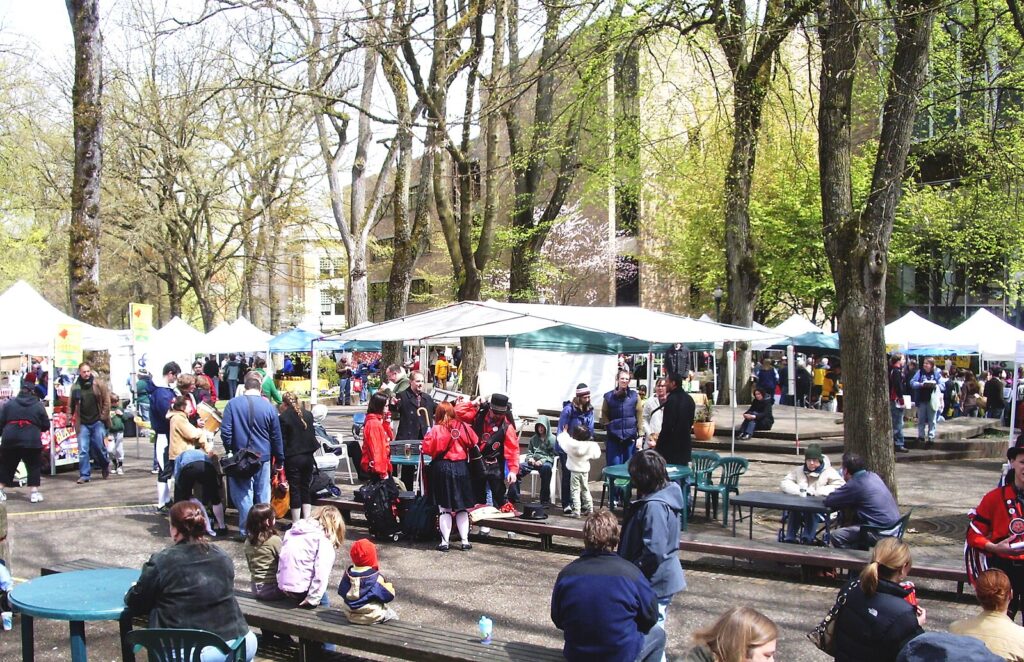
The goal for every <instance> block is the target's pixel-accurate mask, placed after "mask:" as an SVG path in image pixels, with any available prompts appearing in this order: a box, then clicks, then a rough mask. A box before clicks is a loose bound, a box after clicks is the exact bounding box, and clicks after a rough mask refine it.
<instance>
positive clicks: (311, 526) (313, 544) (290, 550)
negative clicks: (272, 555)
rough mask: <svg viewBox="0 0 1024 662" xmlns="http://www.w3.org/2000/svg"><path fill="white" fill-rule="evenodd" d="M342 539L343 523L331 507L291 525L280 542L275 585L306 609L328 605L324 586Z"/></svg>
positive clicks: (318, 509) (314, 512) (321, 508)
mask: <svg viewBox="0 0 1024 662" xmlns="http://www.w3.org/2000/svg"><path fill="white" fill-rule="evenodd" d="M344 540H345V520H343V519H342V518H341V513H340V512H338V509H337V508H335V507H334V506H320V507H319V508H315V509H314V510H313V514H312V515H311V516H310V517H307V518H305V519H301V520H299V521H298V522H295V523H294V524H292V528H290V529H288V531H287V533H285V534H284V540H283V541H281V556H280V558H279V559H278V563H277V586H278V588H280V589H281V590H282V591H283V592H284V594H285V595H286V596H288V597H289V598H291V599H292V600H294V601H295V602H297V603H298V605H299V606H300V607H304V608H306V609H316V607H317V606H318V605H322V606H324V607H326V606H328V605H330V600H329V599H328V597H327V586H328V582H329V581H330V579H331V568H332V567H334V557H335V555H336V553H337V551H336V550H337V549H338V548H339V547H341V543H342V542H343V541H344Z"/></svg>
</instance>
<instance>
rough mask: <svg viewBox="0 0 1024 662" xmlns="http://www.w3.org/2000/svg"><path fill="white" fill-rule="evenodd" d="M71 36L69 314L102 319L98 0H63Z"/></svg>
mask: <svg viewBox="0 0 1024 662" xmlns="http://www.w3.org/2000/svg"><path fill="white" fill-rule="evenodd" d="M66 4H67V10H68V17H69V18H70V20H71V29H72V32H73V33H74V38H75V83H74V88H73V89H72V93H71V103H72V109H73V116H74V127H75V166H74V180H73V182H72V185H71V226H70V232H69V234H70V241H69V245H68V270H69V286H70V295H71V314H72V315H73V316H75V317H77V318H79V319H81V320H83V321H86V322H89V323H91V324H98V325H104V320H103V314H102V311H101V310H100V297H99V282H100V172H101V170H102V168H103V149H102V148H103V124H102V119H103V109H102V96H103V60H102V49H103V40H102V36H101V35H100V10H99V0H66Z"/></svg>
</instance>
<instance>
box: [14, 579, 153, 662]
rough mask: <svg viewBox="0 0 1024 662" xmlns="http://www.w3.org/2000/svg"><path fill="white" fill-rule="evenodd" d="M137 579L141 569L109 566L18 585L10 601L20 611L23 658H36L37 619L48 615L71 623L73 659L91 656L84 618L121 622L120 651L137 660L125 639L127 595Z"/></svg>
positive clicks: (129, 622)
mask: <svg viewBox="0 0 1024 662" xmlns="http://www.w3.org/2000/svg"><path fill="white" fill-rule="evenodd" d="M138 578H139V571H138V570H129V569H124V568H106V569H102V570H78V571H76V572H62V573H59V574H55V575H45V576H43V577H38V578H36V579H32V580H30V581H27V582H25V583H23V584H18V585H17V586H15V587H14V589H13V590H12V591H11V593H10V601H11V605H12V606H13V607H14V610H15V611H17V612H19V613H20V614H21V659H22V660H23V661H25V662H32V660H34V659H35V651H34V636H35V633H34V620H35V619H36V618H48V619H51V620H57V621H68V622H69V623H70V629H71V660H72V662H85V661H86V660H87V659H88V656H87V654H86V648H85V621H119V622H120V629H121V654H122V656H123V658H124V659H125V660H134V659H135V657H134V654H133V653H132V652H131V651H130V650H129V649H128V646H127V643H126V642H125V634H127V633H128V632H129V631H130V630H131V629H132V620H131V617H130V616H128V613H127V609H126V608H125V606H124V595H125V593H127V592H128V589H129V588H131V586H132V584H133V583H134V582H135V581H137V580H138Z"/></svg>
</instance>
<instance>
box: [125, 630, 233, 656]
mask: <svg viewBox="0 0 1024 662" xmlns="http://www.w3.org/2000/svg"><path fill="white" fill-rule="evenodd" d="M125 639H126V640H127V641H128V643H129V644H130V645H131V646H132V651H133V652H135V653H138V652H139V651H140V650H141V649H143V648H145V649H146V654H147V658H148V659H149V662H200V657H201V655H202V652H203V649H204V648H206V647H207V646H211V647H213V648H216V649H217V650H218V651H220V652H221V653H223V654H224V655H226V656H227V658H226V659H227V661H228V662H245V654H246V650H245V637H239V639H238V641H236V642H235V644H234V645H233V646H229V645H228V643H227V642H226V641H224V640H223V639H221V638H220V637H218V636H217V635H215V634H214V633H212V632H207V631H206V630H172V629H160V628H150V629H144V630H132V631H131V632H129V633H128V634H126V635H125Z"/></svg>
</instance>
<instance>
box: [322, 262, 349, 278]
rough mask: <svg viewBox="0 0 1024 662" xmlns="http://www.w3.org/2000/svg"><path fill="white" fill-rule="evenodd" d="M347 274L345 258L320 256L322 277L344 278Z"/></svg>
mask: <svg viewBox="0 0 1024 662" xmlns="http://www.w3.org/2000/svg"><path fill="white" fill-rule="evenodd" d="M344 275H345V260H344V259H343V258H340V257H322V258H320V276H321V277H322V278H342V277H343V276H344Z"/></svg>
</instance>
